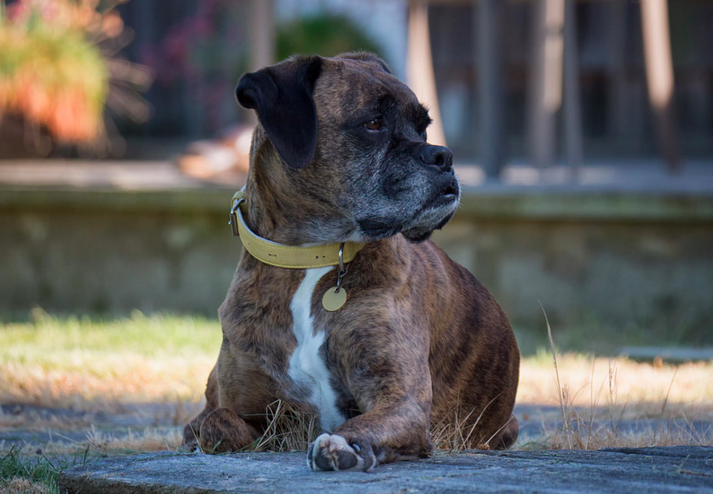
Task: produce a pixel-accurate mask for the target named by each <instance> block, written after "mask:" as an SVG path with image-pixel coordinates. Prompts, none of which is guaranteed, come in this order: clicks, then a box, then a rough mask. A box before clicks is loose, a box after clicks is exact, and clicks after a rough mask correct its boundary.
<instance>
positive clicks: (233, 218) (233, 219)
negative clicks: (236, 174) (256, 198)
mask: <svg viewBox="0 0 713 494" xmlns="http://www.w3.org/2000/svg"><path fill="white" fill-rule="evenodd" d="M244 200H245V199H244V198H242V197H240V198H236V197H233V205H232V207H231V208H230V219H229V220H228V224H229V225H230V228H231V229H232V230H233V237H239V236H240V233H239V232H238V208H239V207H240V203H241V202H243V201H244Z"/></svg>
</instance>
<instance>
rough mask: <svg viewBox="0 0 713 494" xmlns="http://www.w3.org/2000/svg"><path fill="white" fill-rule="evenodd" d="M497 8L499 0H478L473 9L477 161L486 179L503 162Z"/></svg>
mask: <svg viewBox="0 0 713 494" xmlns="http://www.w3.org/2000/svg"><path fill="white" fill-rule="evenodd" d="M501 12H502V2H501V0H480V1H479V2H478V7H477V8H476V9H474V13H475V17H476V19H475V20H476V22H475V25H476V26H477V27H478V29H477V31H478V33H477V49H478V64H477V79H478V82H479V85H478V97H479V99H480V109H479V111H480V114H479V117H480V128H479V129H478V132H479V136H478V137H479V142H480V163H481V166H482V167H483V169H484V170H485V173H486V175H487V177H488V179H499V178H500V172H501V170H502V168H503V165H504V164H505V142H504V132H503V126H504V115H503V106H504V104H503V103H504V102H503V80H502V79H503V78H502V49H501V45H502V42H501V38H500V35H501V32H500V29H501V18H502V13H501Z"/></svg>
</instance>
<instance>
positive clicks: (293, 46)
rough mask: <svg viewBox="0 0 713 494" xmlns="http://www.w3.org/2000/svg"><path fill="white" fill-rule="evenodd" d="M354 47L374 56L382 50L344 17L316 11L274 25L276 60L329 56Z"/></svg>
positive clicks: (353, 49) (351, 49) (352, 49)
mask: <svg viewBox="0 0 713 494" xmlns="http://www.w3.org/2000/svg"><path fill="white" fill-rule="evenodd" d="M358 50H363V51H370V52H372V53H376V54H377V55H380V54H381V53H382V49H381V48H380V47H379V45H378V44H377V43H376V42H374V41H373V40H371V39H370V38H369V37H368V36H367V35H366V34H364V33H363V31H362V30H361V29H360V28H359V27H358V26H357V25H356V24H354V22H353V21H352V20H351V19H349V18H348V17H345V16H341V15H333V14H319V15H314V16H310V17H305V18H301V19H298V20H295V21H292V22H289V23H286V24H283V25H281V26H279V27H278V32H277V58H278V60H283V59H285V58H287V57H289V56H290V55H293V54H295V53H303V54H319V55H322V56H326V57H331V56H334V55H338V54H340V53H344V52H349V51H358Z"/></svg>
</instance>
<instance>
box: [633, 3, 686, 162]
mask: <svg viewBox="0 0 713 494" xmlns="http://www.w3.org/2000/svg"><path fill="white" fill-rule="evenodd" d="M640 5H641V23H642V27H643V35H644V58H645V59H646V81H647V85H648V88H649V102H650V103H651V107H652V109H653V111H654V115H655V116H656V123H657V126H658V130H659V137H660V141H661V148H662V151H663V155H664V159H665V160H666V164H667V167H668V170H669V172H671V173H673V172H676V171H679V169H680V163H679V158H678V143H677V139H676V137H677V136H676V123H675V114H674V109H673V60H672V58H671V39H670V36H669V27H668V4H667V1H666V0H645V1H642V2H640Z"/></svg>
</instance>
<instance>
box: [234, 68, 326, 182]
mask: <svg viewBox="0 0 713 494" xmlns="http://www.w3.org/2000/svg"><path fill="white" fill-rule="evenodd" d="M321 69H322V59H321V58H320V57H317V56H314V57H300V58H293V59H289V60H287V61H285V62H282V63H279V64H277V65H273V66H271V67H267V68H264V69H262V70H258V71H257V72H252V73H250V74H245V75H244V76H243V77H241V78H240V81H239V82H238V87H237V88H236V89H235V93H236V96H237V98H238V102H239V103H240V104H241V105H243V106H244V107H245V108H252V109H255V111H256V112H257V116H258V118H259V119H260V123H261V124H262V126H263V128H264V129H265V132H267V137H268V138H269V139H270V141H271V142H272V144H273V145H274V146H275V149H276V150H277V152H278V153H280V157H281V158H282V159H283V160H284V161H285V163H287V164H288V165H289V166H291V167H292V168H305V167H306V166H307V165H309V164H310V162H311V161H312V158H314V151H315V148H316V147H317V109H316V108H315V106H314V98H313V95H312V92H313V90H314V83H315V81H316V80H317V78H318V77H319V74H320V72H321Z"/></svg>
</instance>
